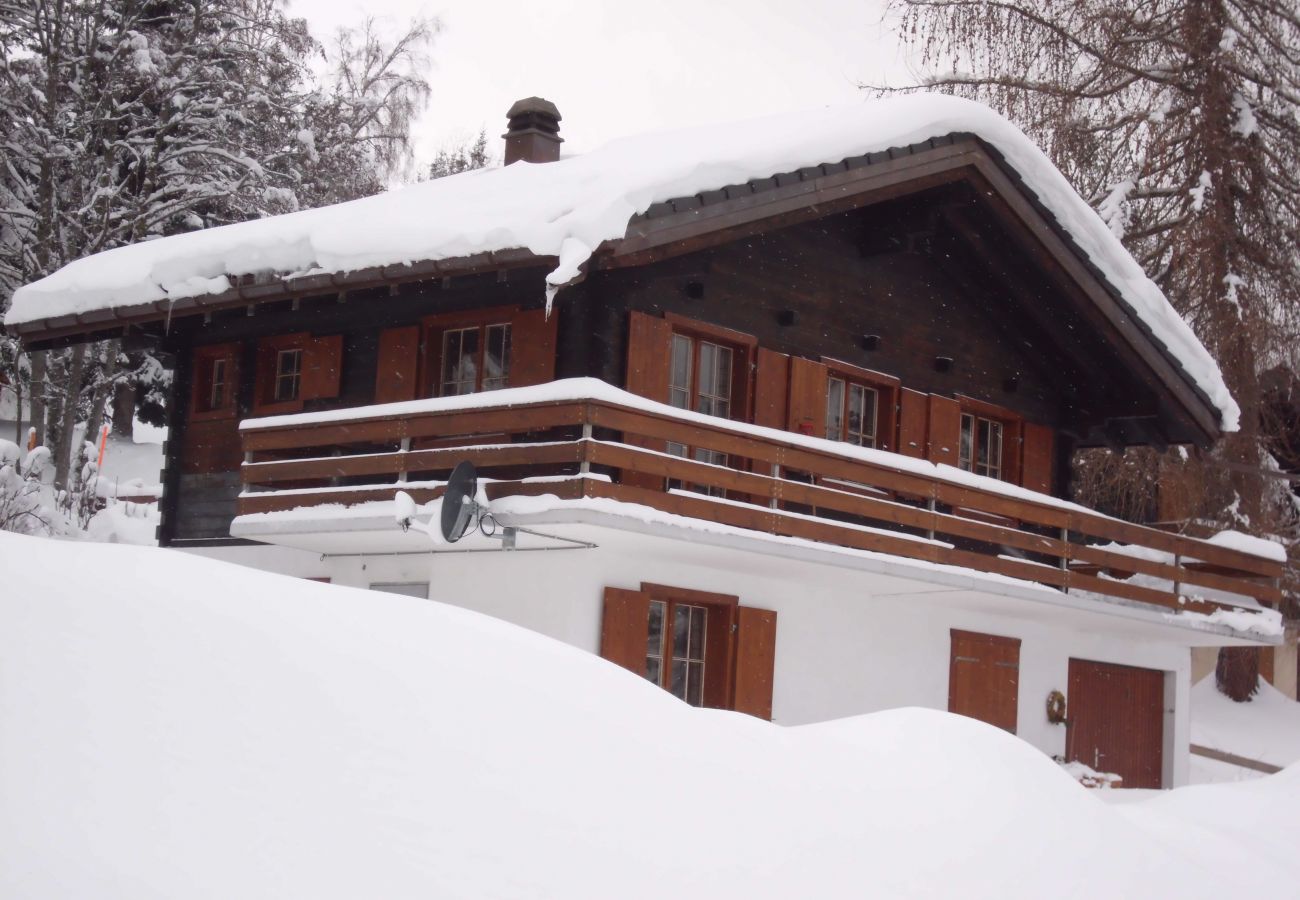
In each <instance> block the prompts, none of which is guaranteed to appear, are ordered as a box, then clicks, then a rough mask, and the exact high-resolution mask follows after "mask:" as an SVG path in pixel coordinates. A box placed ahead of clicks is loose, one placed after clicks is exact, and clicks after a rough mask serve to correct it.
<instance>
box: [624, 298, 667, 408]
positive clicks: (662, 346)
mask: <svg viewBox="0 0 1300 900" xmlns="http://www.w3.org/2000/svg"><path fill="white" fill-rule="evenodd" d="M672 338H673V328H672V326H671V325H670V324H669V323H668V321H667V320H666V319H660V318H657V317H655V316H649V315H646V314H645V313H641V312H632V313H629V321H628V329H627V380H626V382H625V383H624V387H626V388H627V390H629V391H631V392H632V393H633V394H639V395H641V396H642V397H646V398H648V399H650V400H656V401H658V402H659V403H667V402H668V365H669V361H670V359H671V356H672Z"/></svg>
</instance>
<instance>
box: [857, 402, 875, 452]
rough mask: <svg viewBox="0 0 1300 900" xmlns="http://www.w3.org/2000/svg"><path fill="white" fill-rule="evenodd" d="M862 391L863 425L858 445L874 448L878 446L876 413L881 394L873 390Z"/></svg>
mask: <svg viewBox="0 0 1300 900" xmlns="http://www.w3.org/2000/svg"><path fill="white" fill-rule="evenodd" d="M861 390H862V399H861V402H860V415H861V417H862V424H861V427H860V430H859V434H860V435H861V439H860V440H859V441H858V443H859V444H861V445H862V446H864V447H874V446H876V413H877V404H878V403H879V401H880V394H879V393H877V392H876V391H874V390H872V389H871V388H862V389H861Z"/></svg>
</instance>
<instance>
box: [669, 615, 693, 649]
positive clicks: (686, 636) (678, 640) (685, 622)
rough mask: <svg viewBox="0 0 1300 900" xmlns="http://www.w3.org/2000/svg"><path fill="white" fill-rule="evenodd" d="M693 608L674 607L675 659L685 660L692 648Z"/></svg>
mask: <svg viewBox="0 0 1300 900" xmlns="http://www.w3.org/2000/svg"><path fill="white" fill-rule="evenodd" d="M690 637H691V608H690V607H689V606H675V607H673V658H674V659H685V658H686V654H687V650H688V649H689V647H690Z"/></svg>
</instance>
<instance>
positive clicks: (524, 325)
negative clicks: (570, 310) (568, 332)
mask: <svg viewBox="0 0 1300 900" xmlns="http://www.w3.org/2000/svg"><path fill="white" fill-rule="evenodd" d="M559 320H560V311H559V310H558V309H556V310H554V311H552V313H551V315H550V316H549V317H548V316H547V315H546V310H544V309H528V310H523V311H521V312H517V313H515V314H514V315H513V316H512V317H511V319H510V386H511V387H525V386H526V385H530V384H545V383H546V382H548V381H554V380H555V344H556V326H557V324H558V322H559ZM664 395H665V397H666V396H667V388H665V389H664Z"/></svg>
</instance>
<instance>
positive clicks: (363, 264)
mask: <svg viewBox="0 0 1300 900" xmlns="http://www.w3.org/2000/svg"><path fill="white" fill-rule="evenodd" d="M954 133H969V134H974V135H977V136H979V137H980V138H981V139H983V140H984V141H986V142H988V143H989V144H990V145H991V146H993V147H995V148H996V149H997V150H998V151H999V152H1001V154H1002V155H1003V157H1004V158H1005V159H1006V161H1007V163H1008V164H1009V165H1010V166H1011V167H1012V168H1013V169H1014V170H1015V171H1016V172H1017V173H1018V174H1019V175H1020V177H1021V179H1022V180H1023V181H1024V183H1025V185H1026V186H1027V187H1028V189H1029V190H1030V191H1032V192H1033V193H1034V194H1035V195H1036V196H1037V197H1038V199H1039V200H1040V201H1041V202H1042V203H1043V205H1044V206H1045V207H1046V208H1047V209H1048V210H1049V211H1050V212H1051V213H1052V214H1053V216H1055V218H1056V219H1057V221H1058V222H1059V223H1060V224H1061V226H1062V227H1063V228H1064V229H1065V230H1066V231H1067V232H1068V233H1069V234H1070V235H1071V237H1073V239H1074V240H1075V242H1076V243H1077V244H1078V246H1079V247H1080V249H1081V250H1082V251H1083V253H1084V254H1086V255H1087V257H1088V258H1089V259H1090V260H1091V261H1092V262H1093V263H1094V264H1095V265H1096V266H1097V268H1098V269H1099V270H1101V272H1102V273H1103V274H1104V275H1105V277H1106V278H1107V280H1108V281H1109V282H1110V283H1111V284H1112V285H1113V286H1114V287H1115V289H1116V290H1117V291H1118V292H1119V294H1120V296H1122V297H1123V298H1124V299H1125V301H1126V302H1127V303H1128V304H1129V305H1130V306H1131V307H1132V308H1133V311H1134V312H1135V314H1136V315H1137V317H1138V318H1139V319H1140V320H1142V321H1143V322H1144V323H1145V324H1146V325H1147V326H1148V327H1149V328H1150V329H1151V330H1152V332H1153V334H1154V335H1155V337H1156V339H1157V340H1158V341H1159V342H1160V343H1162V344H1163V345H1164V346H1165V347H1167V348H1168V349H1169V351H1170V353H1172V354H1173V356H1174V358H1175V359H1177V360H1178V361H1179V363H1180V364H1181V365H1182V367H1183V368H1184V370H1186V372H1187V373H1188V375H1189V376H1190V377H1191V378H1192V380H1193V381H1194V382H1195V383H1196V384H1197V385H1198V386H1199V387H1200V388H1201V390H1203V391H1204V392H1205V394H1206V395H1207V396H1208V397H1209V399H1210V402H1211V403H1213V404H1214V405H1215V406H1216V407H1217V408H1218V410H1219V412H1220V417H1221V423H1222V426H1223V428H1224V429H1225V430H1228V431H1235V430H1236V429H1237V420H1238V417H1239V410H1238V407H1237V404H1236V402H1235V401H1234V400H1233V399H1232V397H1231V395H1230V394H1229V393H1228V389H1227V387H1226V385H1225V384H1224V382H1223V378H1222V376H1221V374H1220V372H1219V369H1218V366H1217V365H1216V364H1215V362H1214V360H1213V359H1212V358H1211V357H1210V355H1209V353H1208V352H1207V351H1206V350H1205V348H1204V347H1203V346H1202V345H1201V343H1200V341H1199V340H1197V338H1196V336H1195V335H1194V334H1193V333H1192V330H1191V328H1190V327H1188V325H1187V323H1186V322H1184V321H1183V320H1182V319H1181V318H1180V317H1179V316H1178V313H1177V312H1175V311H1174V309H1173V307H1172V306H1170V304H1169V302H1168V301H1167V300H1166V299H1165V296H1164V294H1163V293H1161V291H1160V289H1159V288H1158V287H1157V286H1156V285H1155V283H1154V282H1152V281H1151V280H1150V279H1149V278H1147V277H1146V275H1145V274H1144V273H1143V271H1142V269H1141V267H1140V266H1139V265H1138V263H1137V262H1136V261H1135V260H1134V259H1133V258H1132V256H1130V255H1129V253H1128V251H1126V250H1125V249H1124V247H1123V245H1122V244H1121V243H1120V241H1119V239H1118V238H1117V237H1116V236H1115V235H1114V234H1113V233H1112V232H1111V230H1110V228H1109V227H1108V226H1107V225H1106V223H1105V222H1103V221H1102V219H1101V218H1100V217H1099V216H1098V215H1097V214H1096V212H1094V211H1093V210H1092V208H1091V207H1089V206H1088V204H1087V202H1085V201H1084V200H1083V198H1081V197H1080V196H1079V195H1078V194H1077V193H1076V192H1075V191H1074V189H1073V188H1072V187H1071V186H1070V184H1069V182H1067V181H1066V180H1065V177H1064V176H1062V175H1061V173H1060V172H1059V171H1057V169H1056V167H1055V166H1053V165H1052V163H1051V161H1050V160H1049V159H1048V158H1047V157H1046V156H1045V155H1044V154H1043V152H1042V151H1041V150H1040V149H1039V148H1038V147H1037V146H1036V145H1035V144H1034V143H1033V142H1032V141H1030V140H1029V139H1028V138H1027V137H1026V136H1025V135H1024V134H1023V133H1022V132H1021V131H1020V130H1019V129H1018V128H1016V127H1015V126H1014V125H1012V124H1011V123H1010V122H1008V121H1007V120H1006V119H1004V118H1002V117H1001V116H999V115H998V114H997V113H995V112H993V111H992V110H990V109H989V108H987V107H985V106H982V105H980V104H978V103H974V102H972V101H969V100H963V99H961V98H957V97H948V96H943V95H939V94H921V95H913V96H907V97H894V98H888V99H883V100H874V101H872V102H867V103H855V104H851V105H844V106H830V107H824V108H820V109H812V110H806V111H802V112H796V113H786V114H782V115H777V116H766V117H762V118H757V119H752V120H747V121H741V122H729V123H722V124H715V125H708V126H702V127H696V128H689V129H681V130H676V131H667V132H662V133H658V134H646V135H638V136H635V137H629V138H623V139H621V140H616V141H612V142H610V143H609V144H607V145H605V146H603V147H601V148H599V149H597V150H594V151H592V152H591V153H587V154H583V155H581V156H576V157H570V158H566V159H562V160H560V161H558V162H553V163H546V164H544V165H529V164H527V163H516V164H515V165H512V166H507V167H505V168H501V169H491V170H477V171H472V172H465V173H462V174H460V175H454V176H450V177H447V178H439V179H435V180H433V181H428V182H424V183H422V184H416V185H410V186H407V187H404V188H401V189H397V190H393V191H389V192H387V193H384V194H379V195H376V196H374V197H367V198H364V199H362V200H356V201H352V202H350V203H342V204H338V205H336V206H329V207H323V208H321V209H313V210H304V211H302V212H297V213H291V214H289V215H283V216H275V217H271V218H266V219H259V220H255V221H250V222H242V223H239V224H235V225H228V226H225V227H221V228H212V229H207V230H204V231H196V232H191V233H188V234H180V235H174V236H172V237H167V238H162V239H159V240H154V241H147V242H144V243H139V244H133V245H131V246H128V247H120V248H117V249H113V250H108V251H105V252H103V253H99V254H96V255H94V256H91V257H87V258H85V259H81V260H77V261H75V262H72V263H70V264H69V265H67V266H64V267H63V268H62V269H60V270H59V271H57V272H55V273H53V274H52V275H50V276H48V277H46V278H43V279H41V280H40V281H37V282H35V283H33V284H29V285H26V286H24V287H21V288H19V289H18V290H17V291H16V292H15V293H14V296H13V304H12V306H11V307H10V309H9V312H8V314H7V315H6V317H5V322H6V324H8V325H18V324H21V323H26V322H32V321H36V320H39V319H44V318H50V317H55V316H63V315H72V314H78V313H85V312H89V311H92V310H100V309H112V308H117V307H125V306H131V305H137V304H144V303H154V302H158V301H165V300H168V299H172V300H175V299H180V298H185V297H194V296H203V295H209V294H220V293H222V292H224V291H226V290H229V289H230V287H231V284H232V281H231V278H232V277H236V276H241V275H245V274H258V273H275V274H278V275H281V276H285V277H289V276H294V275H299V274H319V273H330V274H337V273H344V272H350V271H357V270H360V269H365V268H369V267H373V266H391V265H401V264H406V263H413V262H419V261H423V260H442V259H452V258H456V257H461V256H467V255H470V254H473V253H481V252H489V251H499V250H507V249H520V248H522V249H527V250H529V251H531V252H533V253H535V254H538V255H542V256H555V257H557V258H558V260H559V263H558V265H557V267H556V269H555V270H554V271H553V272H551V273H550V275H548V276H547V280H548V282H549V284H550V286H551V287H550V290H551V291H554V290H555V289H557V288H558V287H560V286H563V285H565V284H567V283H570V282H571V281H572V280H574V279H575V278H577V277H578V276H579V275H580V273H581V269H582V266H583V265H584V264H585V263H586V261H587V260H588V258H590V256H591V254H592V253H593V252H594V251H595V249H596V248H597V247H599V246H600V244H601V243H602V242H604V241H607V240H614V239H617V238H620V237H622V236H623V235H624V234H625V233H626V230H627V225H628V222H629V220H630V219H631V218H632V216H633V215H636V214H638V213H642V212H644V211H645V210H646V209H648V208H649V207H650V206H651V205H652V204H654V203H656V202H659V201H664V200H670V199H674V198H679V197H690V196H692V195H695V194H698V193H701V192H703V191H709V190H716V189H719V188H722V187H726V186H728V185H738V184H744V183H746V182H747V181H749V180H751V179H755V178H766V177H769V176H771V175H775V174H777V173H782V172H793V171H795V170H798V169H801V168H805V167H814V166H817V165H821V164H823V163H830V164H834V163H838V162H840V161H841V160H844V159H846V158H849V157H851V156H857V155H861V154H863V153H869V152H877V151H882V150H887V149H889V148H891V147H900V146H907V145H910V144H914V143H920V142H922V141H926V140H929V139H931V138H935V137H943V136H946V135H949V134H954ZM548 302H549V296H548Z"/></svg>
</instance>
